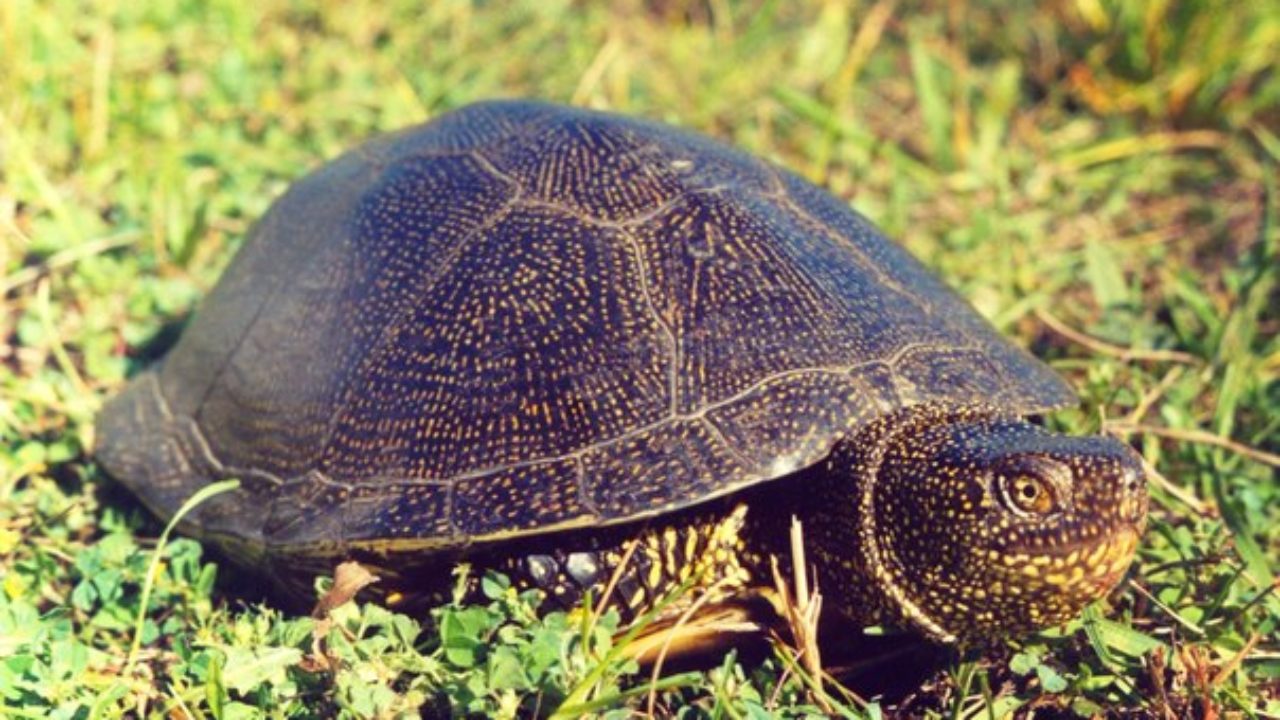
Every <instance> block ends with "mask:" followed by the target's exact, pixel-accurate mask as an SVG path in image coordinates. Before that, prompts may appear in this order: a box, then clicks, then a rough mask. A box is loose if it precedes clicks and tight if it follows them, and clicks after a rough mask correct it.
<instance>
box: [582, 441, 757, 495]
mask: <svg viewBox="0 0 1280 720" xmlns="http://www.w3.org/2000/svg"><path fill="white" fill-rule="evenodd" d="M582 463H583V467H584V468H585V472H586V476H585V480H584V484H585V492H586V494H587V497H589V498H590V500H591V502H592V504H593V505H594V506H595V507H596V508H598V509H599V511H600V513H601V514H602V516H603V517H606V518H617V517H626V516H635V515H641V514H652V513H654V512H656V511H657V510H659V509H663V508H674V507H681V506H684V505H688V504H689V503H692V502H696V501H697V500H700V499H702V498H705V497H709V496H711V495H713V494H719V493H721V492H724V488H725V482H726V480H730V479H738V481H739V482H740V483H742V484H744V485H745V484H746V483H747V482H748V480H749V477H750V476H749V475H747V472H748V467H747V466H744V465H743V464H742V462H741V461H740V460H739V459H738V458H737V457H736V456H735V455H734V454H733V452H732V451H731V450H730V449H729V448H728V447H727V446H726V444H725V443H724V442H723V441H722V440H721V439H720V438H719V437H718V436H717V434H716V433H715V432H714V431H713V430H712V429H711V428H710V427H709V426H708V425H707V424H706V423H704V422H701V421H699V420H676V421H672V422H667V423H663V424H661V425H658V426H657V427H654V428H652V429H650V430H648V431H646V432H643V433H639V434H637V435H634V436H631V437H628V438H626V439H625V440H623V441H620V442H613V443H609V444H607V445H604V446H601V447H599V448H592V449H590V450H588V451H587V452H585V453H584V454H583V456H582Z"/></svg>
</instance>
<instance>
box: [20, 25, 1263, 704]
mask: <svg viewBox="0 0 1280 720" xmlns="http://www.w3.org/2000/svg"><path fill="white" fill-rule="evenodd" d="M1010 7H1012V4H1010ZM1017 7H1018V8H1019V9H1010V8H1006V6H1005V5H1004V4H1001V3H996V2H977V1H976V0H972V1H967V0H951V1H949V2H943V1H942V0H937V1H935V2H906V1H902V2H893V1H892V0H880V1H879V2H851V3H842V2H826V3H818V2H806V3H790V2H777V1H771V0H764V1H763V2H761V1H755V0H751V1H748V2H743V3H734V2H729V1H728V0H706V1H704V2H695V1H693V0H689V1H688V2H684V1H682V0H651V1H650V2H640V1H639V0H619V1H618V2H615V3H587V2H581V3H570V2H565V1H563V0H551V1H543V2H532V1H531V2H527V3H512V4H507V3H466V2H457V1H452V0H445V1H442V2H432V3H421V2H374V1H372V0H369V1H367V2H366V1H361V0H354V1H351V2H341V3H339V2H326V3H321V4H309V3H304V2H284V1H283V0H260V1H259V2H254V3H241V2H232V1H230V0H214V1H212V2H207V3H206V2H195V1H194V0H192V1H181V0H166V1H162V2H148V3H117V2H99V3H91V4H84V3H74V2H71V1H70V0H49V1H48V2H45V1H43V0H41V1H39V2H37V1H36V0H8V1H7V2H4V3H0V48H3V52H2V53H0V307H2V308H3V311H2V312H0V336H2V337H3V338H4V341H3V342H0V715H3V716H14V717H31V718H37V717H39V718H43V717H55V718H97V717H117V716H129V717H157V718H158V717H200V718H204V717H212V718H247V717H326V716H332V715H340V716H344V717H397V716H410V717H412V716H416V715H417V714H418V713H419V712H422V711H424V709H425V711H426V712H427V713H436V714H439V713H444V712H453V713H458V714H464V713H471V714H474V715H477V716H484V715H491V716H515V715H522V716H523V715H530V714H540V715H558V716H560V717H571V716H577V715H580V714H583V713H593V714H597V715H600V716H608V717H623V716H627V715H629V714H632V713H635V712H652V713H655V714H658V715H669V714H672V713H677V712H678V713H680V714H681V716H682V717H713V718H718V717H730V718H738V717H753V718H754V717H767V716H779V717H794V716H804V715H807V714H813V715H821V714H824V713H827V712H835V713H839V714H843V715H845V716H849V717H869V718H874V717H885V716H894V715H898V716H903V717H921V716H924V717H952V718H960V717H964V718H970V717H972V718H979V717H982V718H985V717H999V716H1003V715H1006V714H1009V713H1018V714H1023V715H1034V716H1036V717H1073V716H1082V717H1089V716H1095V715H1098V716H1102V715H1109V716H1120V717H1131V716H1135V717H1158V718H1171V717H1204V718H1216V717H1280V643H1278V642H1277V640H1276V637H1277V625H1278V623H1280V597H1277V594H1276V592H1275V590H1276V587H1277V585H1276V574H1277V571H1280V490H1278V489H1277V486H1278V485H1280V483H1277V471H1276V467H1277V465H1278V464H1280V458H1278V457H1277V453H1280V382H1277V378H1278V377H1280V340H1277V334H1278V333H1277V330H1280V314H1278V313H1277V307H1280V291H1278V290H1277V287H1278V283H1277V280H1278V278H1277V275H1278V273H1277V268H1280V230H1278V229H1277V227H1278V226H1277V177H1280V173H1277V166H1278V164H1280V76H1278V75H1277V73H1276V70H1275V58H1276V57H1277V56H1280V3H1277V2H1276V0H1260V1H1259V2H1254V3H1249V4H1247V5H1246V4H1244V3H1239V4H1230V5H1228V4H1225V3H1213V2H1209V1H1208V0H1202V1H1198V0H1168V1H1166V2H1151V3H1127V2H1122V1H1121V0H1074V1H1069V0H1061V1H1059V2H1050V3H1041V4H1040V6H1039V7H1031V6H1030V4H1018V5H1017ZM513 96H528V97H537V98H542V99H547V100H555V101H560V102H571V103H575V104H580V105H586V106H590V107H597V108H608V109H613V110H617V111H622V112H628V113H633V114H637V115H643V116H646V117H652V118H658V119H662V120H666V121H669V122H673V123H676V124H679V125H683V126H686V127H690V128H694V129H697V130H700V131H702V132H706V133H709V134H712V135H714V136H717V137H719V138H722V139H724V140H727V141H729V142H732V143H734V144H736V145H738V146H740V147H743V148H746V149H748V150H750V151H752V152H755V153H758V154H760V155H763V156H765V157H768V158H770V159H772V160H774V161H776V162H779V163H781V164H783V165H786V166H788V167H790V168H792V169H794V170H796V171H797V172H799V173H801V174H802V175H804V176H806V177H808V178H809V179H810V180H812V181H814V182H816V183H818V184H821V185H823V186H825V187H826V188H828V189H829V190H830V191H831V192H833V193H834V194H836V195H837V196H839V197H840V198H842V199H845V200H847V201H849V202H850V203H851V204H852V205H854V206H855V207H857V208H858V209H859V210H861V211H862V212H863V213H865V214H867V215H869V216H870V217H871V218H873V219H874V220H875V221H876V222H877V223H879V224H880V225H881V226H882V227H883V228H884V229H885V230H886V231H887V232H888V234H889V235H890V236H893V237H896V238H899V239H900V240H901V241H902V242H903V243H904V244H905V245H906V246H907V247H908V248H910V249H911V250H912V251H913V252H914V253H916V254H917V255H918V256H919V257H921V258H922V259H923V260H924V261H925V262H926V263H927V264H929V265H930V266H931V267H933V268H934V269H936V270H937V271H938V272H939V274H941V275H942V276H943V277H944V278H946V279H947V281H948V282H950V283H951V284H952V285H954V286H955V287H956V288H958V289H959V290H960V291H961V292H962V293H963V294H964V295H965V296H966V297H968V298H969V299H970V301H971V302H973V304H974V305H975V306H976V307H977V308H978V309H979V310H980V311H981V312H983V313H984V314H985V315H987V316H988V317H989V318H990V319H991V320H992V322H993V323H994V324H995V325H996V326H997V327H999V328H1000V329H1001V330H1002V331H1004V332H1005V333H1007V334H1008V335H1009V336H1010V337H1011V338H1012V339H1013V340H1014V341H1015V342H1018V343H1020V344H1022V345H1024V346H1026V347H1028V348H1030V349H1031V350H1032V351H1033V352H1035V353H1036V354H1037V355H1039V356H1040V357H1042V358H1044V359H1045V360H1046V361H1048V362H1049V363H1050V364H1052V365H1053V367H1055V368H1056V369H1057V370H1058V371H1059V372H1061V373H1062V374H1063V375H1064V376H1065V377H1067V378H1068V379H1069V380H1070V381H1071V382H1072V383H1073V385H1074V386H1075V387H1077V388H1078V389H1079V391H1080V393H1081V398H1082V401H1083V404H1082V406H1081V408H1080V409H1079V410H1077V411H1069V412H1064V413H1061V414H1058V415H1056V416H1054V417H1052V418H1050V419H1049V422H1050V423H1051V424H1052V425H1054V426H1055V427H1058V428H1060V429H1064V430H1068V431H1072V432H1097V431H1099V430H1100V429H1101V430H1104V431H1107V432H1113V433H1116V434H1119V435H1121V436H1124V437H1126V438H1128V439H1129V440H1130V441H1131V442H1132V443H1133V445H1134V447H1135V448H1137V449H1139V450H1140V451H1141V452H1142V453H1143V455H1144V457H1145V459H1146V460H1147V462H1149V463H1150V464H1151V466H1152V468H1153V469H1154V470H1155V471H1157V472H1158V475H1157V476H1155V477H1156V478H1157V479H1156V481H1155V482H1154V483H1153V486H1152V498H1153V503H1152V520H1151V526H1150V529H1149V531H1148V533H1147V535H1146V537H1145V539H1144V542H1143V545H1142V547H1141V549H1140V551H1139V556H1138V560H1137V562H1136V564H1135V566H1134V568H1133V571H1132V573H1131V574H1130V576H1129V577H1128V579H1127V580H1126V581H1125V583H1123V584H1122V586H1121V587H1120V588H1119V589H1118V590H1117V591H1116V592H1115V593H1114V594H1113V595H1112V596H1111V597H1109V598H1108V599H1106V600H1105V601H1103V602H1100V603H1098V604H1097V605H1096V606H1094V607H1092V608H1090V610H1089V611H1088V612H1087V613H1086V614H1085V616H1084V617H1083V618H1082V619H1080V620H1078V621H1076V622H1073V623H1071V624H1070V625H1068V626H1066V627H1065V628H1060V629H1055V630H1053V631H1049V632H1045V633H1042V634H1040V635H1038V636H1035V637H1031V638H1020V639H1017V640H1011V641H1009V642H1008V643H1006V644H1003V645H1001V646H1000V647H997V648H994V649H988V650H985V651H982V652H969V653H964V654H954V653H948V652H938V651H936V650H931V649H929V648H927V647H926V648H924V649H919V648H917V651H916V652H913V653H912V657H911V658H910V660H909V661H908V660H907V659H904V658H903V656H902V655H901V654H899V655H877V654H875V653H874V652H870V651H869V653H868V654H866V655H864V656H861V657H854V658H842V657H831V658H830V663H829V664H828V665H827V668H826V669H827V671H828V672H829V673H830V675H831V677H829V678H827V679H826V680H825V681H824V682H822V683H821V684H819V683H818V682H816V681H815V679H814V678H812V677H811V675H810V674H809V673H807V672H806V671H805V670H804V668H805V667H806V666H805V665H804V664H803V663H800V664H797V663H796V662H795V661H794V659H793V657H794V656H793V654H792V651H790V650H789V649H788V648H787V647H786V646H779V647H777V648H776V649H773V650H770V651H768V652H766V653H764V656H763V659H761V658H741V659H742V660H743V662H739V659H740V658H739V657H738V656H731V657H729V658H726V660H725V662H724V663H723V664H722V665H720V666H719V667H717V668H715V669H711V670H689V671H682V672H677V673H674V674H671V673H666V674H664V676H663V677H661V679H657V680H652V679H651V675H650V673H649V672H648V671H647V670H645V671H640V670H639V669H638V668H636V667H635V666H634V664H632V663H629V662H627V661H625V660H624V659H623V655H624V653H623V652H622V651H621V650H622V649H623V648H625V647H626V644H627V642H628V636H627V635H625V634H622V635H615V632H614V631H615V630H617V628H616V618H614V617H612V616H611V615H610V614H607V613H606V614H605V615H603V616H601V617H595V616H594V615H593V614H592V613H590V612H576V613H569V614H564V613H551V614H538V613H536V612H535V610H534V606H535V605H536V602H537V599H536V597H530V596H522V595H519V594H517V593H515V592H514V591H512V590H510V589H509V588H507V587H506V586H505V585H504V584H503V582H502V580H501V579H500V578H487V579H486V580H485V587H486V589H487V591H488V593H489V595H490V596H491V598H492V601H491V602H490V603H488V604H483V603H482V604H472V605H468V606H464V605H458V604H451V605H446V606H444V607H441V608H438V609H436V610H435V611H434V612H432V613H431V614H430V616H429V617H428V616H416V617H411V616H406V615H398V614H394V613H391V612H388V611H386V610H384V609H382V608H380V607H379V606H377V605H374V604H368V603H360V604H355V603H348V604H345V605H342V606H341V607H339V608H338V609H337V610H335V611H334V612H333V613H332V614H330V615H329V616H328V617H327V618H325V619H323V620H317V619H312V618H310V617H300V616H298V615H296V614H285V613H282V612H281V611H278V610H274V609H271V608H270V607H268V606H264V605H262V604H259V603H258V602H257V601H256V600H257V599H256V598H254V597H252V596H251V595H250V594H246V593H245V592H244V591H243V588H244V582H243V579H242V578H237V577H236V575H237V573H236V570H235V569H234V566H231V565H227V564H225V563H223V562H220V561H218V560H217V559H216V558H212V557H210V556H209V554H208V553H204V554H202V551H201V548H200V546H199V545H197V544H196V543H194V542H192V541H191V540H188V539H183V538H180V537H177V536H172V537H164V538H161V537H160V536H161V532H162V531H163V530H164V526H163V525H162V524H161V523H159V522H157V521H156V520H155V519H153V518H150V517H149V516H148V515H147V513H146V512H145V511H143V510H142V509H141V508H140V507H139V505H138V504H137V503H136V502H135V501H134V500H132V498H131V497H129V496H128V495H127V494H126V493H124V492H123V491H121V490H120V489H119V487H118V486H116V485H115V484H113V483H112V482H111V481H110V480H109V479H108V478H106V477H104V476H103V475H102V473H101V472H100V471H99V470H98V469H97V468H96V467H95V466H94V464H93V462H92V459H91V455H90V452H89V451H90V449H91V448H92V445H93V424H92V418H93V416H94V413H95V411H96V409H97V408H98V407H99V406H100V405H101V403H102V401H103V400H104V398H106V397H107V396H109V395H110V394H111V393H112V392H113V391H115V390H116V389H117V388H119V387H120V385H121V384H122V383H123V381H124V380H125V378H126V377H128V376H130V375H131V374H133V373H135V372H136V371H137V370H138V369H139V368H140V367H143V366H144V365H145V364H146V363H148V362H150V361H151V360H153V359H154V357H153V355H154V354H155V352H156V348H160V347H163V346H164V345H165V344H166V342H167V340H168V338H169V337H170V335H171V334H172V333H173V332H174V331H175V328H178V327H180V325H181V323H182V321H183V319H184V318H186V317H187V316H188V314H189V313H190V312H191V311H192V309H193V308H194V307H195V306H196V304H197V303H198V301H199V299H200V297H201V296H202V295H203V293H204V292H206V291H207V290H208V288H209V287H210V286H211V285H212V283H213V282H214V281H215V280H216V278H217V277H218V274H219V272H220V271H221V269H222V268H223V267H225V265H226V263H227V261H228V260H229V258H230V257H231V255H232V254H233V252H234V251H235V249H236V248H237V247H238V246H239V245H240V243H241V242H242V240H243V237H244V233H245V231H246V230H247V228H248V227H249V226H250V225H251V224H252V222H253V220H254V219H255V218H257V217H258V216H260V215H261V213H262V212H263V210H264V209H265V208H266V207H267V205H268V204H269V203H270V202H271V201H272V199H273V198H275V197H277V196H278V195H279V194H280V193H281V192H282V191H283V189H284V188H285V187H286V186H287V184H288V183H289V181H290V180H292V179H294V178H297V177H299V176H300V175H301V174H303V173H304V172H305V171H306V170H307V169H309V168H311V167H314V166H316V165H317V164H319V163H320V162H322V161H324V160H325V159H327V158H331V157H333V156H335V155H336V154H338V153H339V152H341V151H342V150H343V149H344V148H346V147H349V146H351V145H353V144H355V143H357V142H359V141H360V140H361V139H362V138H365V137H367V136H369V135H371V134H373V133H376V132H378V131H382V130H389V129H393V128H397V127H401V126H404V125H408V124H412V123H416V122H420V121H422V120H425V119H427V118H429V117H432V116H434V115H437V114H439V113H441V112H443V111H445V110H448V109H450V108H453V107H457V106H460V105H462V104H465V103H467V102H469V101H472V100H477V99H481V98H489V97H513ZM423 628H428V629H426V630H424V629H423ZM891 644H894V643H891ZM898 644H900V643H898ZM894 645H895V646H896V645H897V644H894ZM748 660H749V661H748ZM908 666H910V667H911V668H912V670H911V671H910V672H908V671H907V670H905V669H903V668H906V667H908ZM891 674H892V675H895V676H899V677H901V678H907V680H905V681H904V682H906V685H907V687H898V688H884V687H882V686H878V685H877V684H876V683H874V682H870V681H868V677H872V678H874V677H877V676H878V677H884V676H885V675H891Z"/></svg>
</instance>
